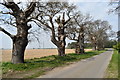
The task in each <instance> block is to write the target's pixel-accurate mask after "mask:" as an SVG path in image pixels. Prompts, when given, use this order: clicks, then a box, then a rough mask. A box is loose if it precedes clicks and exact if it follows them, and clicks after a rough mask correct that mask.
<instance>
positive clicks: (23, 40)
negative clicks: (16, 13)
mask: <svg viewBox="0 0 120 80" xmlns="http://www.w3.org/2000/svg"><path fill="white" fill-rule="evenodd" d="M19 21H20V20H19ZM19 21H18V23H17V35H16V36H14V38H13V39H12V40H13V50H12V63H13V64H17V63H24V52H25V49H26V46H27V45H28V39H27V36H28V30H29V29H30V26H27V23H24V22H25V21H22V23H20V22H19Z"/></svg>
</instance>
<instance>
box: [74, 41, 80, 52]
mask: <svg viewBox="0 0 120 80" xmlns="http://www.w3.org/2000/svg"><path fill="white" fill-rule="evenodd" d="M75 53H76V54H80V45H79V42H78V41H77V43H76V49H75Z"/></svg>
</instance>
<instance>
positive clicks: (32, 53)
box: [2, 49, 91, 62]
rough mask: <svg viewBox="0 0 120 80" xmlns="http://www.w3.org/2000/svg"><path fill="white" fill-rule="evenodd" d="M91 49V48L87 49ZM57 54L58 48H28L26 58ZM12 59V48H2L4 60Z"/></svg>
mask: <svg viewBox="0 0 120 80" xmlns="http://www.w3.org/2000/svg"><path fill="white" fill-rule="evenodd" d="M74 51H75V50H74V49H66V53H67V54H68V53H74ZM85 51H91V49H85ZM49 55H57V49H27V50H26V51H25V59H32V58H39V57H43V56H49ZM10 60H11V50H2V62H7V61H10Z"/></svg>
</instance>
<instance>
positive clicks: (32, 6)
mask: <svg viewBox="0 0 120 80" xmlns="http://www.w3.org/2000/svg"><path fill="white" fill-rule="evenodd" d="M35 7H36V2H31V4H30V6H29V7H28V8H27V9H26V10H25V11H24V12H25V15H26V18H27V17H29V16H30V15H31V13H32V12H33V11H34V9H35Z"/></svg>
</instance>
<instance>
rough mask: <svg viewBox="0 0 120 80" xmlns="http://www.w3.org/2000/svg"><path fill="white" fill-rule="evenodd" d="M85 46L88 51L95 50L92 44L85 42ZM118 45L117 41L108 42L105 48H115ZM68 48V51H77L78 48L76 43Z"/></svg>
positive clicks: (70, 44)
mask: <svg viewBox="0 0 120 80" xmlns="http://www.w3.org/2000/svg"><path fill="white" fill-rule="evenodd" d="M84 44H85V45H84V48H86V49H92V48H93V46H92V44H91V43H90V42H86V41H85V43H84ZM116 44H117V41H116V40H107V41H106V43H105V44H104V47H105V48H113V46H114V45H116ZM67 48H68V49H75V48H76V42H71V43H68V45H67ZM93 49H94V48H93Z"/></svg>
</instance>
